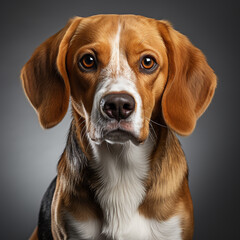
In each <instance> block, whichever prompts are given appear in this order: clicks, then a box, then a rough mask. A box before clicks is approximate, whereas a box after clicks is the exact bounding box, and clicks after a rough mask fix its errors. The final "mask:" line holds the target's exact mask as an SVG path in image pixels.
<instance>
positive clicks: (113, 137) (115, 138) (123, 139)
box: [104, 129, 140, 145]
mask: <svg viewBox="0 0 240 240" xmlns="http://www.w3.org/2000/svg"><path fill="white" fill-rule="evenodd" d="M104 141H106V142H107V143H110V144H125V143H127V142H129V141H131V142H132V143H134V144H135V145H138V144H140V142H139V141H138V139H137V137H135V136H134V135H133V134H132V133H131V132H128V131H124V130H122V129H116V130H112V131H110V132H108V133H107V134H106V135H105V136H104Z"/></svg>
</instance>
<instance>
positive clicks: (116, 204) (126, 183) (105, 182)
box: [91, 139, 154, 235]
mask: <svg viewBox="0 0 240 240" xmlns="http://www.w3.org/2000/svg"><path fill="white" fill-rule="evenodd" d="M91 145H92V148H93V154H94V158H93V161H91V167H92V168H93V169H94V170H95V172H96V174H97V175H98V179H99V180H98V182H97V186H96V188H95V191H96V197H97V199H98V201H99V204H100V206H101V208H102V209H103V215H104V219H105V225H104V227H103V229H104V232H105V233H106V234H107V235H109V234H110V235H113V234H116V232H119V234H120V232H122V231H123V229H124V228H126V226H127V225H128V224H129V222H130V219H132V218H133V217H134V215H135V214H136V212H137V209H138V207H139V205H140V204H141V202H142V200H143V198H144V195H145V185H144V182H145V181H146V178H147V176H148V171H149V168H150V166H149V165H150V161H149V158H150V154H151V152H152V148H153V146H154V144H153V143H152V141H151V139H147V140H146V141H145V143H144V144H142V145H139V146H136V145H134V144H133V143H132V142H130V141H129V142H127V143H125V144H108V143H106V142H103V143H102V144H100V145H96V144H95V143H91ZM106 209H107V211H106Z"/></svg>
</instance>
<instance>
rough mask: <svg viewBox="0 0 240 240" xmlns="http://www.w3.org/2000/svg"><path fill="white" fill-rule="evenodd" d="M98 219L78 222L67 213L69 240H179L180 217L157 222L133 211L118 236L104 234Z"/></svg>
mask: <svg viewBox="0 0 240 240" xmlns="http://www.w3.org/2000/svg"><path fill="white" fill-rule="evenodd" d="M101 226H102V224H101V223H100V221H99V220H89V221H86V222H80V221H77V220H75V219H74V218H73V217H72V216H70V215H69V214H68V229H69V230H70V232H69V234H70V236H69V240H77V239H84V240H113V239H114V240H181V239H182V237H181V231H182V230H181V226H180V217H179V216H174V217H172V218H170V219H169V220H167V221H164V222H163V221H162V222H158V221H156V220H151V219H146V218H144V217H143V216H141V215H140V214H139V213H138V212H136V213H135V215H134V216H133V218H132V219H131V221H130V222H129V225H128V227H127V229H126V231H125V232H124V233H123V234H122V235H119V236H114V238H113V237H109V236H107V235H105V234H104V233H103V231H102V228H101Z"/></svg>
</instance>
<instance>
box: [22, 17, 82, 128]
mask: <svg viewBox="0 0 240 240" xmlns="http://www.w3.org/2000/svg"><path fill="white" fill-rule="evenodd" d="M80 21H81V18H79V17H76V18H73V19H71V20H70V21H69V22H68V23H67V25H66V26H65V27H64V28H63V29H62V30H60V31H59V32H58V33H56V34H55V35H53V36H52V37H50V38H49V39H48V40H46V41H45V42H44V43H42V44H41V45H40V46H39V47H38V48H37V49H36V50H35V52H34V53H33V55H32V57H31V58H30V60H29V61H28V62H27V63H26V64H25V66H24V67H23V69H22V71H21V79H22V85H23V89H24V91H25V94H26V95H27V97H28V99H29V101H30V102H31V104H32V106H33V107H34V109H35V110H36V112H37V114H38V117H39V122H40V124H41V125H42V127H43V128H50V127H53V126H55V125H56V124H58V123H59V122H60V121H61V120H62V119H63V117H64V116H65V114H66V112H67V109H68V104H69V96H70V86H69V80H68V75H67V71H66V64H65V58H66V53H67V49H68V46H69V43H70V41H71V38H72V36H73V34H74V32H75V30H76V28H77V27H78V25H79V23H80Z"/></svg>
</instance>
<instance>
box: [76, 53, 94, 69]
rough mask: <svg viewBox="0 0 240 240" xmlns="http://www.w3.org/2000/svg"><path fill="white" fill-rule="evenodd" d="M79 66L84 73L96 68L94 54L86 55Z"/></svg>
mask: <svg viewBox="0 0 240 240" xmlns="http://www.w3.org/2000/svg"><path fill="white" fill-rule="evenodd" d="M79 66H80V68H81V70H83V71H89V70H93V69H95V68H96V60H95V57H94V56H93V55H92V54H86V55H84V56H83V57H82V58H81V59H80V62H79Z"/></svg>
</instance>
